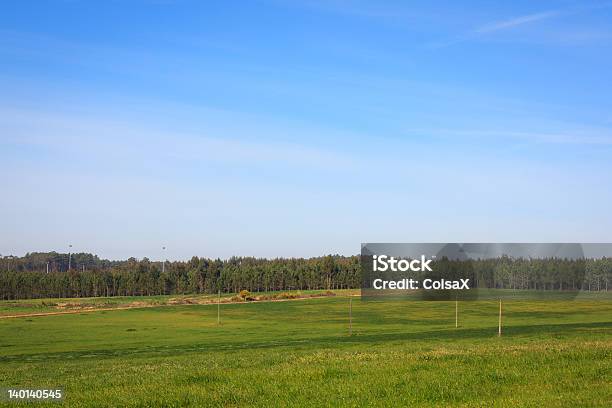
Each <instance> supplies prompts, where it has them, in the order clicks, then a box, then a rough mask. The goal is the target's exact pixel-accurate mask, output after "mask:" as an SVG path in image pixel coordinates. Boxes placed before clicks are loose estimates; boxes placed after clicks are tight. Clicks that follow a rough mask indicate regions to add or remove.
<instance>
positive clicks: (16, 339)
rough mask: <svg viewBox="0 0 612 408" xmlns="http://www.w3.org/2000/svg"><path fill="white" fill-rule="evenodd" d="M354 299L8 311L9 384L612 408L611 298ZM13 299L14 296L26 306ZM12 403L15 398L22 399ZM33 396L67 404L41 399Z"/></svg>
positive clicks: (321, 401) (91, 401)
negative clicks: (500, 322) (500, 315)
mask: <svg viewBox="0 0 612 408" xmlns="http://www.w3.org/2000/svg"><path fill="white" fill-rule="evenodd" d="M352 303H353V336H348V299H347V298H343V297H325V298H312V299H304V300H299V301H287V302H254V303H245V304H225V305H222V309H221V310H222V314H221V318H222V324H221V326H217V321H216V319H217V309H216V306H214V305H177V306H172V307H151V308H145V309H131V310H115V311H96V312H90V313H83V314H69V315H56V316H45V317H22V318H17V319H4V320H0V387H9V386H10V387H37V388H40V387H50V388H55V387H57V386H63V387H64V388H65V391H66V403H67V404H68V405H69V406H71V407H80V406H134V407H140V406H164V407H166V406H176V407H179V406H181V407H182V406H198V407H199V406H236V407H238V406H246V405H252V406H261V407H268V406H296V407H297V406H300V407H301V406H305V405H309V406H310V405H315V406H381V407H383V406H499V407H507V406H525V407H532V406H533V407H535V406H568V407H569V406H602V407H603V406H610V404H612V382H611V381H612V380H611V379H612V336H611V335H612V302H609V301H588V300H581V301H574V302H566V301H557V300H552V301H548V302H543V301H524V300H518V301H508V302H505V303H504V313H505V314H504V335H503V336H502V337H501V338H499V337H497V311H498V304H497V302H495V301H477V302H460V303H459V306H460V311H459V324H460V327H459V328H458V329H455V327H454V316H455V309H454V307H455V305H454V302H416V301H415V302H406V301H384V302H378V301H372V302H361V301H359V300H357V299H353V302H352ZM13 308H15V307H14V306H13ZM15 405H16V404H15V403H11V404H10V406H15ZM31 405H32V406H45V405H49V406H57V404H44V403H38V402H37V403H31Z"/></svg>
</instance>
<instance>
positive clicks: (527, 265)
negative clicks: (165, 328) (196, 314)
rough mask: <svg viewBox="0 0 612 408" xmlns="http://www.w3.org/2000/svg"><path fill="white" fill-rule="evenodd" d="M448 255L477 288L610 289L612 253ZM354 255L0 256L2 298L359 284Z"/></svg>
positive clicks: (444, 267)
mask: <svg viewBox="0 0 612 408" xmlns="http://www.w3.org/2000/svg"><path fill="white" fill-rule="evenodd" d="M453 262H455V261H449V260H447V259H443V260H439V261H437V262H436V263H435V264H434V270H437V271H438V273H441V274H445V275H446V274H448V275H449V276H450V274H453V273H457V271H462V272H461V273H463V274H464V275H465V274H466V273H468V274H470V275H472V276H473V277H474V280H475V281H476V282H477V286H478V287H486V288H501V289H531V290H561V291H563V290H608V285H609V282H610V281H611V280H612V258H601V259H586V260H584V259H579V260H570V259H557V258H551V259H523V258H517V259H514V258H509V257H506V256H504V257H500V258H495V259H482V260H480V259H479V260H473V261H469V262H465V261H462V262H461V263H460V264H457V265H454V264H453ZM361 268H362V267H361V259H360V257H359V256H339V255H327V256H322V257H314V258H276V259H264V258H252V257H232V258H229V259H226V260H221V259H208V258H199V257H195V256H194V257H192V258H191V259H190V260H189V261H165V262H159V261H151V260H149V259H147V258H143V259H140V260H138V259H135V258H130V259H128V260H125V261H109V260H106V259H100V258H99V257H97V256H95V255H92V254H88V253H75V254H62V253H57V252H44V253H43V252H35V253H29V254H26V255H25V256H23V257H14V256H4V257H1V258H0V299H4V300H10V299H29V298H54V297H92V296H94V297H95V296H141V295H147V296H150V295H172V294H190V293H216V292H217V291H219V290H220V291H222V292H224V293H228V292H239V291H240V290H242V289H246V290H248V291H250V292H262V291H278V290H314V289H346V288H359V287H363V286H364V282H363V277H364V276H365V275H364V274H362V269H361Z"/></svg>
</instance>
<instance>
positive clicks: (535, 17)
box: [474, 10, 562, 34]
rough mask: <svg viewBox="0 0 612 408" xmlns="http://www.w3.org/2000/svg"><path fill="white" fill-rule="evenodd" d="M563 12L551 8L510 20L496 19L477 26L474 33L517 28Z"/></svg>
mask: <svg viewBox="0 0 612 408" xmlns="http://www.w3.org/2000/svg"><path fill="white" fill-rule="evenodd" d="M561 14H562V13H561V11H560V10H551V11H545V12H542V13H533V14H527V15H524V16H519V17H515V18H511V19H508V20H502V21H494V22H492V23H488V24H485V25H483V26H481V27H479V28H477V29H476V30H474V33H475V34H486V33H492V32H494V31H500V30H507V29H511V28H515V27H518V26H521V25H525V24H529V23H534V22H536V21H541V20H547V19H550V18H554V17H557V16H559V15H561Z"/></svg>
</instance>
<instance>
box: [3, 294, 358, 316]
mask: <svg viewBox="0 0 612 408" xmlns="http://www.w3.org/2000/svg"><path fill="white" fill-rule="evenodd" d="M349 296H352V297H354V296H359V295H348V296H304V297H298V298H293V299H268V300H257V301H252V302H221V305H250V304H255V303H267V302H291V301H293V300H307V299H323V298H330V297H349ZM216 304H217V303H216V302H207V303H173V304H165V305H142V304H140V305H135V306H117V307H101V308H87V309H85V308H83V309H74V310H63V311H61V312H60V311H58V312H40V313H23V314H14V315H0V320H1V319H16V318H19V317H43V316H57V315H64V314H78V313H91V312H108V311H113V310H128V309H146V308H150V307H172V306H203V305H207V306H214V305H216Z"/></svg>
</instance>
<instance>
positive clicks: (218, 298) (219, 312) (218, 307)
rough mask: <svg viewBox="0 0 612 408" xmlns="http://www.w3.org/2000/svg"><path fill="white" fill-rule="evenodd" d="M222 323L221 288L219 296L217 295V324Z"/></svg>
mask: <svg viewBox="0 0 612 408" xmlns="http://www.w3.org/2000/svg"><path fill="white" fill-rule="evenodd" d="M220 324H221V289H219V296H218V297H217V326H219V325H220Z"/></svg>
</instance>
